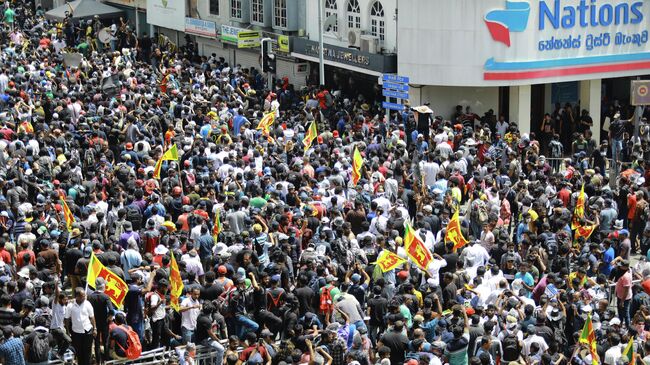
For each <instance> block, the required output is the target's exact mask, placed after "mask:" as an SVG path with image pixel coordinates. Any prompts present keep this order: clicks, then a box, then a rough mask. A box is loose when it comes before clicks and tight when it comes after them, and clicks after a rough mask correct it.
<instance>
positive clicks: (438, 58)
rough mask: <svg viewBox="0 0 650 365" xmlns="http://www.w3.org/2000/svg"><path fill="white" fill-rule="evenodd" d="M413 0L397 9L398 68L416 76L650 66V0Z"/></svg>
mask: <svg viewBox="0 0 650 365" xmlns="http://www.w3.org/2000/svg"><path fill="white" fill-rule="evenodd" d="M410 1H411V2H412V3H409V6H405V7H403V8H402V7H400V9H399V12H400V18H399V23H398V44H400V47H399V58H398V63H399V69H398V72H399V73H400V74H406V75H408V76H410V77H411V80H412V82H414V83H417V84H423V85H450V86H490V85H499V86H506V85H527V84H534V83H552V82H562V81H579V80H588V79H595V78H609V77H621V76H632V75H637V74H640V75H643V74H650V0H631V1H629V0H628V1H626V0H410ZM439 9H445V11H439ZM402 20H403V21H402Z"/></svg>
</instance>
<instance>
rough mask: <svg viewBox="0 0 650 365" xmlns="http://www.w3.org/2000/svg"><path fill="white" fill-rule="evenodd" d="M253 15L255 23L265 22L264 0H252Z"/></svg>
mask: <svg viewBox="0 0 650 365" xmlns="http://www.w3.org/2000/svg"><path fill="white" fill-rule="evenodd" d="M251 17H252V19H251V20H252V21H253V22H255V23H264V0H251Z"/></svg>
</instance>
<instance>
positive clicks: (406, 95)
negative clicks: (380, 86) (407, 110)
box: [381, 89, 409, 99]
mask: <svg viewBox="0 0 650 365" xmlns="http://www.w3.org/2000/svg"><path fill="white" fill-rule="evenodd" d="M381 93H382V95H384V96H385V97H387V98H397V99H408V98H409V93H404V92H401V91H391V90H386V89H384V90H382V91H381Z"/></svg>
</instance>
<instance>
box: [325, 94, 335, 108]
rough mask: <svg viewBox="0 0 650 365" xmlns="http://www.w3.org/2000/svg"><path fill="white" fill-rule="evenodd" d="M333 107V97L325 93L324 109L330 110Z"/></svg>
mask: <svg viewBox="0 0 650 365" xmlns="http://www.w3.org/2000/svg"><path fill="white" fill-rule="evenodd" d="M333 106H334V97H333V96H332V94H330V92H329V91H328V92H326V93H325V107H326V108H327V109H330V108H332V107H333Z"/></svg>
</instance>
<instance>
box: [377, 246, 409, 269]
mask: <svg viewBox="0 0 650 365" xmlns="http://www.w3.org/2000/svg"><path fill="white" fill-rule="evenodd" d="M405 262H406V260H404V259H403V258H401V257H399V256H397V254H395V253H393V252H390V251H388V250H384V251H382V252H381V254H379V257H378V258H377V265H379V268H380V269H381V272H386V271H390V270H393V269H395V268H396V267H398V266H400V265H401V264H403V263H405Z"/></svg>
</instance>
